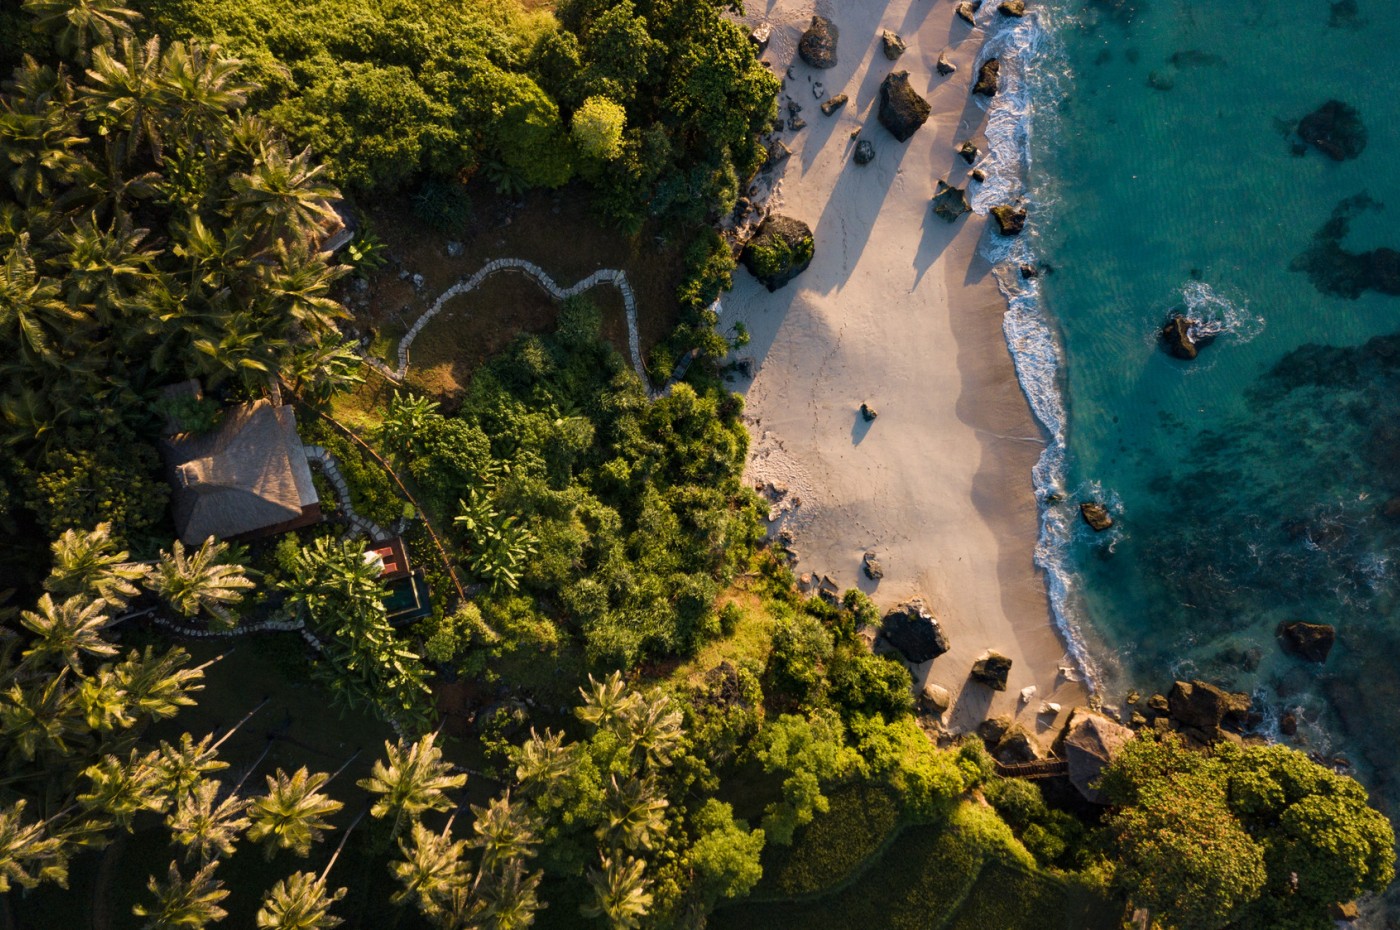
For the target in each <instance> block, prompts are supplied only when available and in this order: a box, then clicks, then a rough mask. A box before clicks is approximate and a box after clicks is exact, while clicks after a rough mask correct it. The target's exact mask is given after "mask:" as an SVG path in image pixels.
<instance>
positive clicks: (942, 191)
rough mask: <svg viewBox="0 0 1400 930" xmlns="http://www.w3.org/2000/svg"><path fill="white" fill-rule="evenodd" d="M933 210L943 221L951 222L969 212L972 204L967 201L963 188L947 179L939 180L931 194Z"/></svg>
mask: <svg viewBox="0 0 1400 930" xmlns="http://www.w3.org/2000/svg"><path fill="white" fill-rule="evenodd" d="M933 212H934V214H935V215H936V216H938V217H939V218H940V219H942V220H944V221H945V222H949V223H953V222H956V221H957V219H958V217H960V216H962V215H963V214H964V213H971V212H972V205H971V204H969V203H968V202H967V192H966V191H965V190H963V189H962V188H960V187H953V186H952V185H951V184H949V183H948V182H947V181H939V182H938V188H937V190H935V192H934V195H933Z"/></svg>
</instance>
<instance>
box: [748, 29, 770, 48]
mask: <svg viewBox="0 0 1400 930" xmlns="http://www.w3.org/2000/svg"><path fill="white" fill-rule="evenodd" d="M772 38H773V26H772V24H771V23H762V24H760V25H759V26H757V27H756V28H755V29H754V31H753V32H750V33H749V41H750V42H752V43H753V47H754V50H755V51H756V52H757V53H758V54H760V55H762V54H763V53H764V51H765V50H766V49H767V48H768V41H769V40H770V39H772Z"/></svg>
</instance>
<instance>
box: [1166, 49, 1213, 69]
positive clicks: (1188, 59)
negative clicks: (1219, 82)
mask: <svg viewBox="0 0 1400 930" xmlns="http://www.w3.org/2000/svg"><path fill="white" fill-rule="evenodd" d="M1167 60H1168V61H1170V62H1171V63H1172V66H1173V67H1176V68H1223V67H1225V59H1224V58H1221V57H1220V56H1219V55H1212V54H1211V53H1210V52H1202V51H1198V50H1196V49H1194V48H1189V49H1185V50H1183V51H1180V52H1174V53H1173V54H1172V57H1171V58H1169V59H1167Z"/></svg>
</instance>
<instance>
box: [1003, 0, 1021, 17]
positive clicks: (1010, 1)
mask: <svg viewBox="0 0 1400 930" xmlns="http://www.w3.org/2000/svg"><path fill="white" fill-rule="evenodd" d="M997 12H998V13H1000V14H1001V15H1002V16H1010V17H1012V18H1014V19H1020V18H1021V17H1022V16H1025V15H1026V0H1003V2H1002V3H999V4H997Z"/></svg>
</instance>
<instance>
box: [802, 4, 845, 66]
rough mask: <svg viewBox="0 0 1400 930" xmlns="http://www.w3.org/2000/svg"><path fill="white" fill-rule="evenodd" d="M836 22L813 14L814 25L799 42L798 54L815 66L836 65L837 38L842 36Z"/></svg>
mask: <svg viewBox="0 0 1400 930" xmlns="http://www.w3.org/2000/svg"><path fill="white" fill-rule="evenodd" d="M840 34H841V33H840V30H838V29H837V28H836V24H835V23H833V22H832V21H831V20H829V19H827V18H826V17H825V16H813V17H812V25H810V26H808V27H807V31H806V32H804V33H802V38H801V39H799V40H798V42H797V54H798V55H800V56H802V60H803V61H805V62H807V64H809V65H811V66H812V67H813V68H834V67H836V40H837V39H838V38H840Z"/></svg>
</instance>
